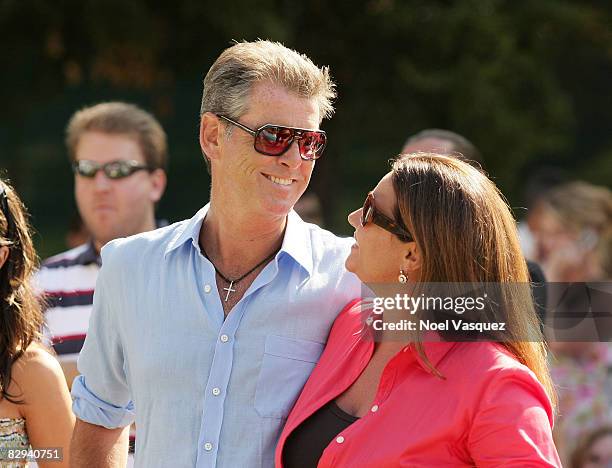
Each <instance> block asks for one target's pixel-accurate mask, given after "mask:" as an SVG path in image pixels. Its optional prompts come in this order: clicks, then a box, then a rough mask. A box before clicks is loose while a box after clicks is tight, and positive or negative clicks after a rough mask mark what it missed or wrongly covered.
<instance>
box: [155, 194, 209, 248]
mask: <svg viewBox="0 0 612 468" xmlns="http://www.w3.org/2000/svg"><path fill="white" fill-rule="evenodd" d="M209 207H210V203H207V204H206V205H205V206H204V207H202V208H201V209H200V210H199V211H198V212H197V213H196V214H195V215H193V217H192V218H191V219H189V220H188V221H186V222H185V223H183V225H182V226H181V227H179V228H178V229H177V231H176V233H175V235H174V237H172V239H170V242H168V245H167V246H166V250H165V251H164V257H166V256H167V255H168V254H169V253H170V252H172V251H173V250H176V249H177V248H179V247H180V246H181V245H183V244H184V243H185V242H187V241H188V240H191V243H192V244H193V246H194V247H198V248H199V238H200V229H201V228H202V221H204V218H205V217H206V213H208V208H209Z"/></svg>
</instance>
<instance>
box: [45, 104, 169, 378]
mask: <svg viewBox="0 0 612 468" xmlns="http://www.w3.org/2000/svg"><path fill="white" fill-rule="evenodd" d="M66 145H67V148H68V154H69V157H70V161H71V164H72V169H73V171H74V194H75V198H76V202H77V207H78V210H79V214H80V217H81V219H82V221H83V224H84V227H85V229H86V230H87V232H89V233H90V236H91V237H90V238H89V240H88V241H87V242H86V243H85V244H82V245H80V246H78V247H76V248H73V249H70V250H68V251H66V252H62V253H60V254H58V255H54V256H53V257H50V258H48V259H46V260H45V261H44V262H43V263H42V267H41V269H40V270H39V271H38V273H37V275H36V284H37V287H38V288H39V289H40V290H41V291H42V293H43V294H44V296H45V298H46V300H47V304H48V307H47V309H46V310H45V324H46V327H47V329H48V333H49V335H50V337H51V339H52V342H53V347H54V349H55V351H56V353H57V355H58V357H59V360H60V363H61V364H62V367H63V369H64V372H65V374H66V380H67V382H68V385H72V381H73V380H74V378H75V377H76V376H77V375H78V373H77V371H76V360H77V357H78V355H79V352H80V351H81V348H82V347H83V342H84V341H85V336H86V334H87V327H88V324H89V317H90V315H91V310H92V304H93V295H94V288H95V284H96V280H97V278H98V272H99V270H100V265H101V260H100V249H101V248H102V246H103V245H105V244H106V243H107V242H109V241H111V240H113V239H116V238H119V237H127V236H131V235H133V234H138V233H140V232H145V231H150V230H153V229H155V228H156V221H155V205H156V203H157V202H158V201H159V200H160V198H161V196H162V194H163V193H164V189H165V187H166V173H165V168H166V159H167V145H166V134H165V132H164V130H163V129H162V127H161V125H160V124H159V123H158V122H157V120H156V119H155V118H154V117H153V116H152V115H151V114H149V113H148V112H146V111H144V110H142V109H140V108H139V107H137V106H135V105H133V104H127V103H123V102H107V103H102V104H97V105H94V106H91V107H86V108H84V109H81V110H79V111H78V112H76V113H75V114H74V115H73V116H72V118H71V119H70V122H69V123H68V127H67V129H66Z"/></svg>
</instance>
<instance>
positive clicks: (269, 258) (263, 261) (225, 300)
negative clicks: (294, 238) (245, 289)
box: [200, 246, 276, 302]
mask: <svg viewBox="0 0 612 468" xmlns="http://www.w3.org/2000/svg"><path fill="white" fill-rule="evenodd" d="M200 249H201V250H202V253H203V254H204V256H205V257H206V258H207V259H208V261H209V262H210V263H212V266H213V268H214V269H215V272H216V273H217V274H218V275H219V276H220V277H221V279H222V280H223V281H225V282H226V283H229V286H228V287H227V288H223V290H224V291H227V294H226V295H225V299H224V302H227V300H228V299H229V295H230V293H233V292H234V291H236V290H235V289H233V288H232V286H234V285H235V284H238V282H239V281H241V280H243V279H244V278H246V277H247V276H249V275H250V274H251V273H253V272H254V271H255V270H257V269H258V268H259V267H260V266H262V265H263V264H264V263H266V262H268V261H270V260H271V259H272V257H274V256H275V255H276V252H272V253H271V254H270V255H268V256H267V257H266V258H264V259H263V260H262V261H261V262H259V263H258V264H257V265H255V266H254V267H253V268H251V269H250V270H249V271H247V272H246V273H245V274H244V275H242V276H241V277H240V278H236V279H229V278H228V277H226V276H225V275H224V274H223V273H221V272H220V271H219V270H218V269H217V267H216V266H215V264H214V263H213V261H212V260H211V259H210V257H209V256H208V254H207V253H206V251H205V250H204V249H203V248H202V246H200Z"/></svg>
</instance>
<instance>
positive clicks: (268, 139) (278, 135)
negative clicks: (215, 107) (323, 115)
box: [216, 114, 327, 161]
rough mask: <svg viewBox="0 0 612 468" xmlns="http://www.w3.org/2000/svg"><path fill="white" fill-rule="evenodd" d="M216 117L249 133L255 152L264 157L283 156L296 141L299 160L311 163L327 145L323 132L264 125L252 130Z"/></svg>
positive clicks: (230, 120)
mask: <svg viewBox="0 0 612 468" xmlns="http://www.w3.org/2000/svg"><path fill="white" fill-rule="evenodd" d="M216 115H217V117H219V118H220V119H223V120H225V121H226V122H229V123H230V124H232V125H235V126H236V127H238V128H240V129H242V130H244V131H245V132H247V133H250V134H251V135H252V136H253V137H254V138H255V141H254V143H253V147H254V148H255V151H257V152H258V153H260V154H264V155H266V156H281V155H283V154H285V153H286V152H287V150H289V147H290V146H291V143H293V142H294V140H297V143H298V148H299V150H300V156H301V158H302V159H303V160H305V161H312V160H314V159H318V158H320V157H321V155H322V154H323V151H324V150H325V146H326V145H327V134H326V133H325V132H324V131H323V130H306V129H304V128H295V127H284V126H282V125H273V124H266V125H264V126H262V127H259V128H258V129H256V130H253V129H252V128H249V127H247V126H246V125H242V124H241V123H239V122H236V121H235V120H232V119H230V118H229V117H226V116H224V115H220V114H216Z"/></svg>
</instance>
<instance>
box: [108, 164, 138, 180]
mask: <svg viewBox="0 0 612 468" xmlns="http://www.w3.org/2000/svg"><path fill="white" fill-rule="evenodd" d="M132 172H133V168H132V166H131V165H130V164H128V163H127V162H125V161H115V162H112V163H108V164H106V165H105V166H104V173H105V174H106V176H107V177H108V178H109V179H122V178H124V177H127V176H129V175H130V174H131V173H132Z"/></svg>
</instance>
